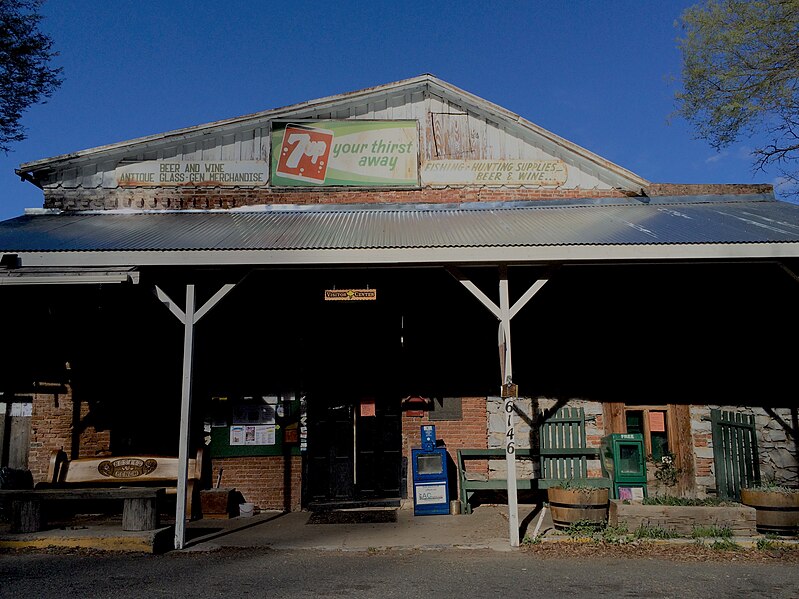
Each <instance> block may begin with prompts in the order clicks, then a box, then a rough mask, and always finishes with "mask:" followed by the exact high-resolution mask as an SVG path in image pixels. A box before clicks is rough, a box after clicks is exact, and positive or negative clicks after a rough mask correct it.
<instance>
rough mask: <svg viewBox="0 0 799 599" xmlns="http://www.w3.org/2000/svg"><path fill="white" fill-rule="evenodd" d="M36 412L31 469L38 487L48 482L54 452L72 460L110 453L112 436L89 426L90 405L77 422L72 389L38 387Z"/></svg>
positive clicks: (80, 409)
mask: <svg viewBox="0 0 799 599" xmlns="http://www.w3.org/2000/svg"><path fill="white" fill-rule="evenodd" d="M32 410H33V413H32V418H31V437H30V453H29V454H28V468H29V469H30V471H31V474H32V475H33V480H34V482H35V483H36V482H40V481H43V480H45V478H46V476H47V469H48V466H49V464H50V455H51V454H52V452H53V450H54V449H63V450H64V451H66V452H67V455H68V456H69V457H70V458H77V457H94V456H97V455H102V454H103V453H107V452H108V451H109V448H110V444H111V433H110V432H109V431H98V430H96V429H95V428H94V427H93V426H91V425H87V424H86V421H87V420H86V416H87V415H88V413H89V407H88V405H87V404H85V403H79V405H78V406H77V413H78V415H79V419H78V421H77V422H73V418H74V415H75V412H76V408H75V403H74V401H73V394H72V387H71V385H69V384H61V383H37V384H36V388H35V393H34V394H33V406H32ZM75 435H77V437H76V436H75ZM76 453H77V455H75V454H76Z"/></svg>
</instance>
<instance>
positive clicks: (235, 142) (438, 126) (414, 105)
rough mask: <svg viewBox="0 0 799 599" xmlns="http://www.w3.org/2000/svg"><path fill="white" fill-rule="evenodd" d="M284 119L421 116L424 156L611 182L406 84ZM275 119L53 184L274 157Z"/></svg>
mask: <svg viewBox="0 0 799 599" xmlns="http://www.w3.org/2000/svg"><path fill="white" fill-rule="evenodd" d="M284 119H288V120H291V119H297V120H300V119H314V120H323V119H371V120H376V119H385V120H406V119H408V120H417V121H418V122H419V143H420V148H419V153H420V159H421V160H422V161H425V160H433V159H437V158H439V159H441V158H447V159H475V160H488V159H496V160H503V159H507V160H514V159H530V160H564V161H565V162H566V164H567V165H568V169H569V180H568V181H567V182H566V184H564V185H563V189H573V188H581V189H609V188H610V186H609V185H607V184H605V183H602V182H601V181H600V179H599V178H598V169H597V168H593V169H592V168H590V167H588V166H585V165H583V169H584V170H583V171H580V170H579V169H578V168H577V167H576V165H575V161H574V160H573V159H572V157H571V156H570V155H569V154H568V153H566V152H564V151H563V150H562V148H560V147H559V146H557V145H556V144H554V143H552V142H551V141H549V140H546V139H544V138H541V137H540V136H537V135H535V134H534V132H531V131H526V130H524V129H522V128H519V129H518V130H517V129H513V130H509V125H508V124H507V123H500V122H498V121H497V120H496V119H494V118H492V117H491V115H490V114H488V113H486V114H480V113H478V112H475V111H474V110H473V109H471V108H470V107H469V106H466V105H465V104H458V103H456V102H455V101H453V100H447V99H444V98H442V97H439V96H437V95H436V94H433V93H426V92H424V91H421V90H407V91H403V92H401V93H392V94H388V95H386V96H385V97H382V98H377V99H375V98H371V99H369V100H368V101H366V100H365V101H360V102H358V101H348V102H344V103H343V104H342V105H341V106H337V107H336V109H335V110H332V111H331V110H330V108H329V106H328V107H326V108H325V107H319V108H315V107H312V106H311V107H306V108H304V109H302V110H298V111H297V112H296V113H292V114H291V115H290V116H284V117H281V120H284ZM270 129H271V122H270V120H269V119H266V118H265V119H264V120H263V121H260V122H255V123H252V122H251V123H249V124H246V125H245V124H240V125H231V126H227V127H220V128H219V129H218V130H217V131H212V132H209V131H204V132H202V134H199V133H198V134H197V136H196V137H195V138H194V139H192V138H191V137H187V138H186V139H185V140H183V141H178V142H177V143H176V142H174V141H171V142H170V141H169V140H166V139H165V140H163V141H161V142H153V143H152V145H151V147H149V148H147V149H145V150H140V151H138V152H136V153H124V149H120V154H119V156H118V157H117V158H116V159H114V158H112V157H108V156H105V157H103V159H102V161H98V162H97V163H91V164H87V165H85V166H83V167H82V168H81V169H76V168H65V169H62V170H60V171H57V172H56V173H55V176H54V177H53V178H52V180H50V181H48V183H47V185H48V187H59V186H60V187H63V188H66V189H77V188H82V189H96V188H105V189H111V188H115V187H116V180H115V177H114V170H115V168H116V167H117V166H118V165H119V163H120V162H121V161H124V162H126V163H130V162H132V161H147V160H170V159H171V160H265V161H268V160H269V156H270V147H271V140H270Z"/></svg>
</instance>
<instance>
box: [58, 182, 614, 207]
mask: <svg viewBox="0 0 799 599" xmlns="http://www.w3.org/2000/svg"><path fill="white" fill-rule="evenodd" d="M626 195H628V194H627V193H625V192H622V191H619V190H616V189H604V190H596V189H556V190H552V189H541V188H538V189H525V188H518V187H516V188H512V187H509V188H502V187H498V188H497V187H459V188H449V187H447V188H431V187H425V188H423V189H419V190H362V189H352V190H331V189H325V190H318V189H314V190H306V189H303V190H296V191H295V190H288V191H287V190H273V189H271V188H261V189H257V190H256V189H229V188H225V189H220V188H216V189H206V188H200V189H191V188H168V189H145V188H139V189H129V188H117V189H82V188H74V189H65V188H62V187H47V188H45V190H44V207H45V208H60V209H63V210H112V209H120V208H133V209H138V210H166V209H169V210H185V209H195V210H208V209H219V208H222V209H228V208H238V207H241V206H256V205H262V204H301V205H306V204H354V203H358V204H393V203H409V202H415V203H430V204H440V203H461V202H497V201H511V200H542V199H568V198H603V197H625V196H626Z"/></svg>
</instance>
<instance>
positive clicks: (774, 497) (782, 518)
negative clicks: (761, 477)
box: [741, 482, 799, 537]
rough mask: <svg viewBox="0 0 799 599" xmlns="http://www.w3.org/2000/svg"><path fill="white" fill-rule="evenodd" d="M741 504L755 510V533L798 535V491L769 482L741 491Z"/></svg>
mask: <svg viewBox="0 0 799 599" xmlns="http://www.w3.org/2000/svg"><path fill="white" fill-rule="evenodd" d="M741 503H743V504H744V505H748V506H751V507H753V508H755V523H756V528H757V532H759V533H761V534H776V535H780V536H789V537H790V536H795V535H797V534H799V489H798V488H795V487H785V486H780V485H777V484H776V483H773V482H769V483H765V484H762V485H758V486H752V487H747V488H743V489H741Z"/></svg>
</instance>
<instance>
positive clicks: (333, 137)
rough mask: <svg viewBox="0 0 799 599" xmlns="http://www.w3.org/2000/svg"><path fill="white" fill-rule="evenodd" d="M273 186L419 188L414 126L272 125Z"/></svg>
mask: <svg viewBox="0 0 799 599" xmlns="http://www.w3.org/2000/svg"><path fill="white" fill-rule="evenodd" d="M271 167H272V170H271V178H270V183H271V184H272V185H273V186H277V187H280V186H292V187H297V186H300V187H328V186H334V185H335V186H350V187H375V186H385V187H416V186H418V185H419V133H418V129H417V124H416V121H415V120H414V121H366V120H348V121H291V122H275V123H273V124H272V165H271Z"/></svg>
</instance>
